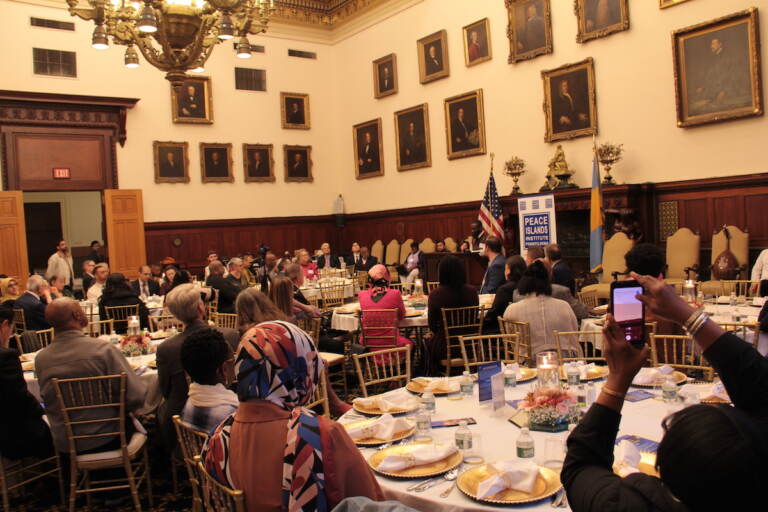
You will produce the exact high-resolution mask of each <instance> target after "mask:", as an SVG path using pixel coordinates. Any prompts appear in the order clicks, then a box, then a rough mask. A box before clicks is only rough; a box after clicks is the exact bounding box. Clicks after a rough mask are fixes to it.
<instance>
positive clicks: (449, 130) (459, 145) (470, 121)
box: [445, 89, 485, 160]
mask: <svg viewBox="0 0 768 512" xmlns="http://www.w3.org/2000/svg"><path fill="white" fill-rule="evenodd" d="M445 133H446V139H447V143H448V159H449V160H453V159H455V158H464V157H467V156H475V155H484V154H485V116H484V113H483V90H482V89H478V90H476V91H471V92H468V93H465V94H460V95H458V96H454V97H452V98H448V99H446V100H445Z"/></svg>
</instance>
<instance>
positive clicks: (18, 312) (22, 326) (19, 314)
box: [13, 309, 27, 333]
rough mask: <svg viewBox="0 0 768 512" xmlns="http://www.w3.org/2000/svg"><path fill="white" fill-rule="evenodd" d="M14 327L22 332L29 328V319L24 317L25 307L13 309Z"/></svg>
mask: <svg viewBox="0 0 768 512" xmlns="http://www.w3.org/2000/svg"><path fill="white" fill-rule="evenodd" d="M13 328H14V329H15V330H16V332H18V333H21V332H24V331H26V330H27V321H26V320H25V318H24V310H23V309H14V310H13Z"/></svg>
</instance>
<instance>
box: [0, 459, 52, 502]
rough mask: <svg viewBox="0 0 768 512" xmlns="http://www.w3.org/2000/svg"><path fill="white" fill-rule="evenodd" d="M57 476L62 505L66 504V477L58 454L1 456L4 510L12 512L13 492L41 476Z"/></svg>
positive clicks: (1, 487) (0, 467)
mask: <svg viewBox="0 0 768 512" xmlns="http://www.w3.org/2000/svg"><path fill="white" fill-rule="evenodd" d="M46 477H51V478H56V479H57V480H58V483H59V496H60V497H61V505H62V506H63V505H64V496H65V495H64V479H63V478H62V474H61V465H60V463H59V456H58V454H56V455H53V456H51V457H47V458H44V459H30V458H25V459H21V460H11V459H5V458H3V457H0V493H2V497H3V511H4V512H11V511H12V510H16V509H15V508H13V509H12V508H11V496H10V495H11V492H12V491H14V490H15V489H20V488H22V487H26V486H27V485H28V484H31V483H32V482H36V481H37V480H40V479H41V478H46Z"/></svg>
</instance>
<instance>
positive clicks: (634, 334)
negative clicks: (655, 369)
mask: <svg viewBox="0 0 768 512" xmlns="http://www.w3.org/2000/svg"><path fill="white" fill-rule="evenodd" d="M641 293H643V287H642V286H639V285H638V286H628V287H615V288H613V289H612V290H611V304H612V306H613V308H612V309H613V317H614V318H615V319H616V322H618V324H619V326H620V327H621V328H622V329H624V339H626V340H627V341H629V342H635V343H638V342H642V341H643V327H644V323H645V319H644V318H643V303H642V302H640V301H639V300H637V298H635V296H636V295H639V294H641Z"/></svg>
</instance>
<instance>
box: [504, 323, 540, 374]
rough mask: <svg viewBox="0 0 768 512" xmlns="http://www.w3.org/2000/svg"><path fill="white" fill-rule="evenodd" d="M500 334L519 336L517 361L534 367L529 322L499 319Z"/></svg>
mask: <svg viewBox="0 0 768 512" xmlns="http://www.w3.org/2000/svg"><path fill="white" fill-rule="evenodd" d="M498 320H499V332H500V333H501V334H517V353H516V354H515V361H517V362H518V363H520V364H521V365H524V366H529V367H531V366H533V365H534V360H533V345H532V344H531V325H530V324H529V323H528V322H518V321H517V320H505V319H504V318H503V317H499V318H498Z"/></svg>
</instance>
